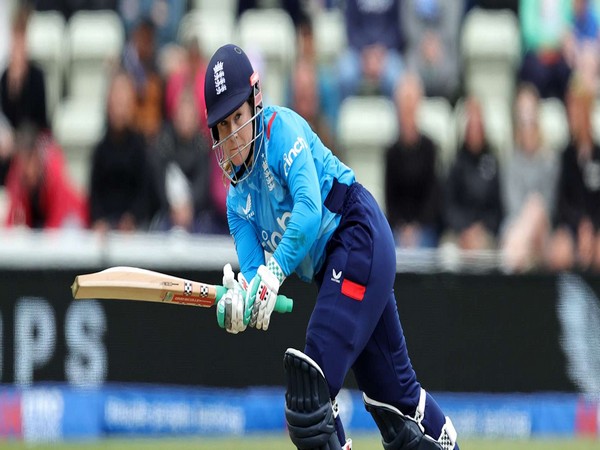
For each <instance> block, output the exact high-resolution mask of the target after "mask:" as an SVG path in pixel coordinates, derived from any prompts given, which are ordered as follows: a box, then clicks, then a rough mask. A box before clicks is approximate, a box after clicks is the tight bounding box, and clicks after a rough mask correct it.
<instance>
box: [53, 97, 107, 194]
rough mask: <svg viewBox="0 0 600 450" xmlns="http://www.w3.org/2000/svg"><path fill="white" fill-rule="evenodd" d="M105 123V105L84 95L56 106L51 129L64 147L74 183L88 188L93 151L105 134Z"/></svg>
mask: <svg viewBox="0 0 600 450" xmlns="http://www.w3.org/2000/svg"><path fill="white" fill-rule="evenodd" d="M104 126H105V113H104V104H97V103H94V102H88V101H86V99H85V98H68V99H66V100H65V101H63V102H62V103H61V104H60V107H59V108H57V110H56V112H55V114H54V117H53V120H52V129H53V131H54V135H55V137H56V140H57V141H58V143H59V144H60V145H61V147H62V149H63V150H64V153H65V157H66V160H67V165H68V168H69V174H70V176H71V179H72V180H73V181H74V183H75V184H76V185H77V186H78V187H80V188H82V189H84V190H85V189H87V187H88V184H89V183H88V182H89V166H90V160H91V152H92V150H93V148H94V146H95V145H96V143H97V142H98V141H99V140H100V138H101V137H102V133H103V131H104Z"/></svg>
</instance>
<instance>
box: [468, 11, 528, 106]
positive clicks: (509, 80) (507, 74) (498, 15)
mask: <svg viewBox="0 0 600 450" xmlns="http://www.w3.org/2000/svg"><path fill="white" fill-rule="evenodd" d="M520 42H521V41H520V33H519V22H518V19H517V17H516V16H515V14H514V13H513V12H511V11H509V10H484V9H481V8H473V9H472V10H471V11H470V12H469V13H468V14H467V16H466V17H465V19H464V23H463V29H462V33H461V52H462V57H463V68H464V76H465V90H466V94H475V95H477V96H478V97H480V98H482V99H483V98H488V97H490V98H499V99H504V100H505V101H507V102H509V103H510V102H512V98H513V95H514V92H515V73H516V69H517V66H518V64H519V61H520V57H521V43H520Z"/></svg>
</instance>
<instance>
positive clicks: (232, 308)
mask: <svg viewBox="0 0 600 450" xmlns="http://www.w3.org/2000/svg"><path fill="white" fill-rule="evenodd" d="M242 279H243V281H244V284H247V283H246V280H245V279H244V277H243V276H242ZM223 286H225V287H226V288H227V292H226V293H225V295H223V297H221V299H220V300H219V302H218V303H217V322H218V323H219V325H220V326H221V327H223V328H225V329H226V330H227V331H228V332H229V333H232V334H237V333H239V332H241V331H244V330H245V329H246V326H247V325H248V320H244V315H245V311H246V298H245V297H246V295H245V292H244V290H243V289H242V287H241V286H240V283H239V282H238V281H236V280H235V275H234V273H233V270H232V268H231V264H226V265H225V267H223Z"/></svg>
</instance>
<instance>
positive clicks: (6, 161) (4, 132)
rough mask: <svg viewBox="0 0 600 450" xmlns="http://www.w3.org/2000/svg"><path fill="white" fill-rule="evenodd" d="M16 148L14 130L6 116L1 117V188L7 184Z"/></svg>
mask: <svg viewBox="0 0 600 450" xmlns="http://www.w3.org/2000/svg"><path fill="white" fill-rule="evenodd" d="M14 148H15V146H14V136H13V129H12V128H11V126H10V125H9V123H8V121H7V120H6V119H5V118H4V116H2V115H0V186H2V185H4V183H5V180H6V174H7V173H8V169H9V168H10V162H11V160H12V157H13V153H14Z"/></svg>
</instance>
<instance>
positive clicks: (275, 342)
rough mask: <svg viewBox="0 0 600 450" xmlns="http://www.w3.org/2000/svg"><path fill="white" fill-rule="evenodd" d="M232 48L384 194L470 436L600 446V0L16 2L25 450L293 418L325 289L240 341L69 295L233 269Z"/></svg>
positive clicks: (9, 318) (12, 4)
mask: <svg viewBox="0 0 600 450" xmlns="http://www.w3.org/2000/svg"><path fill="white" fill-rule="evenodd" d="M230 42H233V43H237V44H239V45H240V46H241V47H242V48H244V49H245V50H246V51H247V53H248V54H249V56H250V58H251V60H252V62H253V65H254V67H255V68H256V69H257V70H258V72H259V74H260V77H261V83H262V88H263V95H264V98H265V101H266V103H267V104H279V105H283V106H288V107H290V108H292V109H294V110H295V111H297V112H298V113H299V114H301V115H302V116H303V117H304V118H305V119H306V120H307V121H308V122H309V124H310V125H311V127H312V128H313V129H314V130H315V131H316V132H317V133H318V135H319V137H320V138H321V140H322V141H323V142H324V143H325V145H327V146H328V147H329V148H330V149H331V150H332V151H333V152H334V154H336V155H337V156H338V157H339V158H340V159H341V160H342V161H343V162H346V163H347V164H348V165H349V166H350V167H352V168H353V169H354V170H355V172H356V175H357V179H358V181H359V182H361V183H362V184H364V185H365V186H367V187H368V188H369V189H370V190H371V192H373V194H374V195H375V197H376V199H377V200H378V202H379V203H380V205H381V206H382V207H383V208H384V211H385V212H386V215H387V217H388V220H389V222H390V226H391V227H392V230H393V232H394V236H395V239H396V245H397V248H396V251H397V257H398V258H397V271H398V275H397V279H396V295H397V299H398V307H399V312H400V316H401V320H402V323H403V326H404V329H405V333H406V337H407V341H408V346H409V353H410V354H411V359H412V362H413V365H414V366H415V368H416V371H417V374H418V376H419V378H420V380H421V383H422V384H423V386H424V387H425V388H426V389H428V390H430V391H432V392H435V393H436V398H438V400H439V402H440V403H441V405H442V407H443V409H444V410H445V412H446V413H447V414H449V415H450V416H451V417H452V419H453V421H454V424H455V426H456V428H457V430H458V432H459V435H461V436H463V437H466V438H467V439H469V438H484V439H489V440H490V441H493V440H494V439H496V438H498V437H500V438H510V439H515V438H518V439H538V438H548V437H550V438H555V437H558V438H565V439H575V438H577V437H584V438H586V439H587V440H588V441H587V442H589V443H592V445H594V444H595V445H598V441H597V439H598V434H599V431H600V300H599V297H598V295H599V294H600V277H599V273H600V231H599V228H600V147H599V146H598V145H599V144H598V143H599V142H600V106H599V105H600V103H598V101H597V99H598V97H599V94H600V90H599V89H600V85H599V84H598V80H599V76H600V65H599V58H600V1H598V0H489V1H486V0H479V1H477V0H453V1H441V0H383V1H382V0H372V1H369V0H346V1H343V0H295V1H294V0H255V1H251V0H248V1H246V0H219V1H212V0H169V1H167V0H38V1H17V0H2V1H1V2H0V68H1V77H0V103H1V110H0V280H1V281H0V288H1V289H0V446H2V443H3V442H8V441H12V440H17V441H21V440H23V441H26V442H39V441H42V442H43V441H57V440H58V441H62V440H67V441H68V440H77V439H86V440H87V439H91V440H95V439H101V438H105V437H114V436H117V437H118V436H157V435H158V436H173V435H176V436H180V435H185V436H210V435H219V434H225V435H231V436H246V435H250V434H253V433H283V432H284V430H285V423H284V417H283V409H282V405H283V369H282V364H281V363H282V357H283V352H284V351H285V349H286V348H287V347H297V348H303V346H304V331H305V328H306V324H307V322H308V318H309V317H310V312H311V309H312V305H313V302H314V297H315V295H314V294H315V292H316V291H315V289H314V287H313V286H309V285H304V284H302V283H301V282H300V281H299V280H298V279H297V278H295V277H292V279H290V280H289V281H288V282H286V284H285V285H284V287H283V293H284V294H286V295H288V296H290V297H292V298H294V299H295V311H294V312H293V314H289V315H285V316H283V315H282V316H280V317H276V318H275V319H274V320H273V325H272V327H271V328H270V329H269V331H268V334H264V333H259V332H257V331H255V330H248V331H247V332H246V333H244V335H243V336H231V335H228V334H227V333H225V332H224V331H222V330H220V329H219V328H218V326H217V325H216V323H215V318H214V315H213V314H214V313H213V312H212V311H208V310H196V309H193V308H191V309H190V308H178V307H174V306H169V305H155V304H148V303H142V304H132V303H131V302H116V301H115V302H111V301H88V302H78V303H74V302H72V299H71V293H70V290H69V286H70V284H71V283H72V281H73V278H74V277H75V275H76V274H80V273H87V272H93V271H97V270H102V269H104V268H106V267H109V266H115V265H132V266H138V267H144V268H148V269H154V270H160V271H163V272H167V273H170V274H173V275H178V276H184V277H186V278H191V279H194V280H200V281H204V282H209V283H220V281H221V273H222V272H221V270H222V267H223V265H224V264H225V263H227V262H232V263H235V262H236V255H235V251H234V248H233V242H232V240H231V238H230V237H229V235H228V230H227V224H226V219H225V195H226V189H227V187H226V185H225V184H224V182H223V178H222V176H221V171H220V168H219V167H218V165H217V164H216V160H215V158H214V156H213V155H212V154H211V146H212V141H211V138H210V135H209V132H208V130H207V128H206V118H205V107H204V91H203V83H204V76H205V72H206V64H207V62H208V60H209V59H210V57H211V55H212V53H213V52H214V51H215V50H216V49H217V48H218V47H219V46H220V45H222V44H225V43H230ZM257 360H260V361H261V363H260V365H258V366H256V362H255V361H257ZM346 384H347V389H346V390H344V391H343V393H342V394H341V396H340V397H341V398H340V399H339V401H340V403H341V405H342V413H341V414H342V416H343V417H344V421H345V423H346V424H347V428H348V429H349V430H350V433H352V432H353V431H354V432H356V433H361V432H365V433H375V432H376V429H375V427H374V424H373V423H372V421H371V419H370V416H369V415H368V414H367V413H366V411H365V410H364V408H363V406H362V401H361V398H360V394H359V392H358V391H357V390H356V384H355V382H354V380H353V378H352V376H349V378H348V380H347V383H346ZM375 441H376V438H375Z"/></svg>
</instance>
